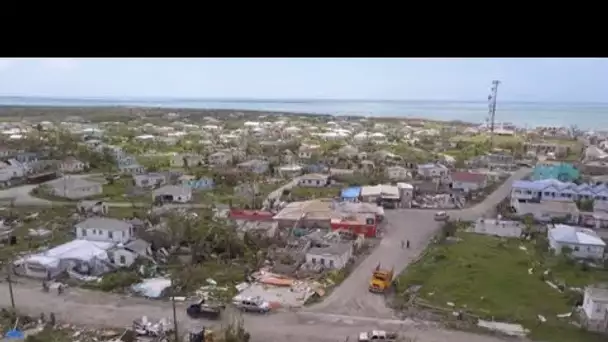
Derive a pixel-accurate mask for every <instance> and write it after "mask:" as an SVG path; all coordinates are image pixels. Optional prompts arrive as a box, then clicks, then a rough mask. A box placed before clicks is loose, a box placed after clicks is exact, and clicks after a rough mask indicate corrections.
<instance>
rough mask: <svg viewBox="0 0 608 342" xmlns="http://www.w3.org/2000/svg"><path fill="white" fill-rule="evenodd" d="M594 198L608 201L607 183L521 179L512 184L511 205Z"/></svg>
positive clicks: (597, 201) (596, 200)
mask: <svg viewBox="0 0 608 342" xmlns="http://www.w3.org/2000/svg"><path fill="white" fill-rule="evenodd" d="M580 200H593V201H594V204H601V203H606V201H608V186H606V185H605V184H599V185H597V184H588V183H583V184H574V183H571V182H560V181H559V180H557V179H543V180H538V181H526V180H520V181H515V182H513V185H512V186H511V206H515V203H516V202H519V203H526V202H537V203H539V202H542V201H580Z"/></svg>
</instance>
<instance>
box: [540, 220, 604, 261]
mask: <svg viewBox="0 0 608 342" xmlns="http://www.w3.org/2000/svg"><path fill="white" fill-rule="evenodd" d="M547 236H548V238H549V247H550V248H551V249H552V250H554V251H555V253H557V254H560V253H561V251H562V249H563V248H565V247H567V248H569V249H571V250H572V256H573V257H575V258H580V259H603V258H604V251H605V249H606V243H605V242H604V241H603V240H602V239H601V238H600V237H599V236H598V235H597V234H596V233H595V232H594V231H593V230H591V229H587V228H582V227H573V226H568V225H565V224H556V225H555V226H553V227H551V226H549V227H548V229H547Z"/></svg>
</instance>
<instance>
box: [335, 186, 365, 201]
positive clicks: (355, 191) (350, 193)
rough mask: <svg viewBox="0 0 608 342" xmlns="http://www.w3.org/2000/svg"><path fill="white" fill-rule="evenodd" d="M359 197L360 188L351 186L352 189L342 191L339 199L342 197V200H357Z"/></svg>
mask: <svg viewBox="0 0 608 342" xmlns="http://www.w3.org/2000/svg"><path fill="white" fill-rule="evenodd" d="M359 195H361V187H360V186H353V187H350V188H346V189H342V193H341V194H340V197H342V198H357V197H359Z"/></svg>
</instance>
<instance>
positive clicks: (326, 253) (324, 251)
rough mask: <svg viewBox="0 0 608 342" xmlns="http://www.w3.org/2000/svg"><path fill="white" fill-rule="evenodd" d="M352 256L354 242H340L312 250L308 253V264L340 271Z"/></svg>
mask: <svg viewBox="0 0 608 342" xmlns="http://www.w3.org/2000/svg"><path fill="white" fill-rule="evenodd" d="M352 256H353V244H352V242H340V243H334V244H328V245H326V246H319V247H312V248H310V249H309V250H308V252H306V263H308V264H310V265H321V266H323V267H324V268H330V269H338V270H340V269H343V268H344V267H346V265H347V264H348V262H349V261H350V259H351V258H352Z"/></svg>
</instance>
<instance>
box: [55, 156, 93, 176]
mask: <svg viewBox="0 0 608 342" xmlns="http://www.w3.org/2000/svg"><path fill="white" fill-rule="evenodd" d="M87 167H88V164H87V163H85V162H82V161H80V160H78V159H76V158H74V157H67V158H65V159H64V160H63V161H62V162H61V164H59V170H61V172H64V173H77V172H83V171H84V170H85V169H86V168H87Z"/></svg>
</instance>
